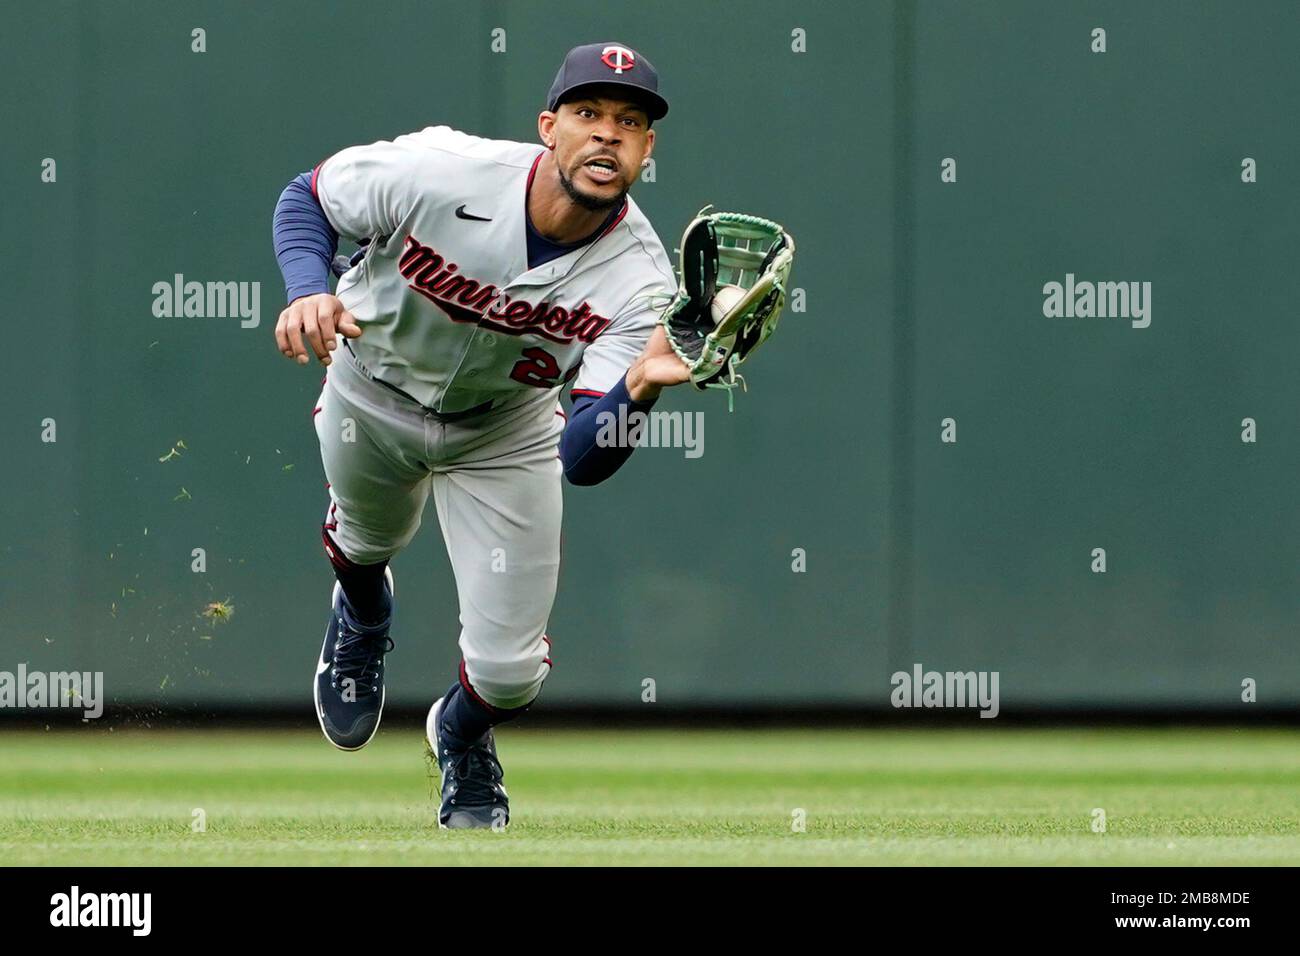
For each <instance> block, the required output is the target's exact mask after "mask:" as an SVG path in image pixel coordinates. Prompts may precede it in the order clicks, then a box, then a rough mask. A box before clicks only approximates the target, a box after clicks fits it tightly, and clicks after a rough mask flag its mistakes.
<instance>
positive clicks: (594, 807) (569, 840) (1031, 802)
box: [0, 724, 1300, 865]
mask: <svg viewBox="0 0 1300 956" xmlns="http://www.w3.org/2000/svg"><path fill="white" fill-rule="evenodd" d="M422 746H423V744H422V738H421V734H420V731H419V730H415V729H404V728H386V729H385V730H384V731H381V733H380V735H379V737H378V738H377V739H376V740H375V741H374V742H373V743H372V744H371V745H370V746H369V747H368V748H366V750H364V751H362V752H360V753H357V754H344V753H339V752H336V751H334V750H333V749H331V748H330V747H329V746H328V745H327V744H326V743H325V742H324V740H323V739H321V738H320V735H319V734H317V733H310V734H309V733H303V732H290V731H268V732H239V731H222V732H210V731H147V730H134V731H123V730H117V731H116V732H108V731H107V730H99V729H96V730H91V731H86V732H72V731H51V732H39V731H31V732H27V731H23V732H14V731H10V732H6V733H4V734H2V735H0V860H3V861H4V862H6V863H12V864H60V865H86V864H92V865H94V864H101V865H132V864H153V865H192V864H412V865H455V864H478V863H493V864H535V863H544V864H773V863H781V864H799V865H828V864H946V865H953V864H956V865H966V864H972V865H998V864H1082V865H1094V864H1096V865H1148V864H1160V865H1202V864H1220V865H1224V864H1227V865H1231V864H1246V865H1259V864H1290V865H1295V864H1297V863H1300V732H1297V731H1294V730H1288V729H1262V730H1233V729H1212V730H1208V729H1203V730H1181V729H1140V730H1139V729H1088V730H1062V729H1050V730H1046V729H1045V730H1032V729H1000V728H995V727H984V726H983V725H982V724H981V725H979V726H975V727H973V728H972V729H970V730H914V731H899V730H889V729H882V730H871V731H862V730H836V731H730V732H727V731H636V730H628V731H621V730H619V731H612V730H595V731H591V732H581V731H573V730H566V731H546V730H538V729H532V730H530V729H527V728H506V729H504V730H503V731H501V732H500V733H499V747H500V750H501V756H502V761H503V763H504V764H505V767H506V783H507V785H508V786H509V788H510V795H511V800H512V812H513V815H514V817H513V821H512V823H511V826H510V829H509V830H508V831H507V832H505V833H493V832H490V831H489V832H470V833H466V832H446V831H440V830H438V828H437V824H436V822H435V819H434V815H433V810H434V806H433V804H432V803H431V801H430V788H429V782H428V779H427V777H426V775H425V766H424V762H423V757H422ZM1097 807H1100V808H1103V809H1104V810H1105V812H1106V817H1107V828H1106V832H1105V833H1094V832H1092V830H1091V827H1090V824H1091V821H1092V816H1091V814H1092V811H1093V809H1094V808H1097ZM195 808H202V809H203V810H204V811H205V813H206V822H207V830H206V832H203V833H195V832H192V829H191V820H192V811H193V810H194V809H195ZM796 809H802V810H803V811H805V812H806V831H805V832H802V833H797V832H793V829H792V825H791V824H792V815H793V813H794V811H795V810H796Z"/></svg>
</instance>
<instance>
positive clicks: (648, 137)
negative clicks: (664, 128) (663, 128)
mask: <svg viewBox="0 0 1300 956" xmlns="http://www.w3.org/2000/svg"><path fill="white" fill-rule="evenodd" d="M654 151H655V131H654V130H652V129H648V130H646V131H645V158H646V159H649V158H650V154H651V153H653V152H654Z"/></svg>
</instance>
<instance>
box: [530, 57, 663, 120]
mask: <svg viewBox="0 0 1300 956" xmlns="http://www.w3.org/2000/svg"><path fill="white" fill-rule="evenodd" d="M596 84H600V85H611V86H625V87H627V88H628V90H627V98H628V99H629V100H632V101H635V102H638V103H641V104H642V105H643V106H644V107H645V111H646V115H647V116H649V117H650V122H652V123H653V122H654V121H655V120H657V119H662V118H663V117H664V116H665V115H667V113H668V101H667V100H666V99H664V98H663V97H662V96H660V95H659V73H658V71H657V70H655V68H654V64H652V63H651V62H650V61H649V60H647V59H646V58H645V57H643V56H642V55H641V54H640V53H637V52H636V50H634V49H632V48H631V47H630V46H628V45H627V44H626V43H619V42H617V41H614V40H611V41H609V42H608V43H587V44H585V45H583V46H575V47H574V48H573V49H572V50H570V51H569V52H568V53H567V54H566V55H565V57H564V62H563V63H561V64H560V72H558V73H556V74H555V82H554V83H552V84H551V92H550V94H549V95H548V96H547V98H546V108H547V109H548V110H550V111H551V112H555V110H556V108H557V107H559V105H560V103H561V102H562V101H563V100H565V99H567V98H569V94H571V93H574V92H576V91H577V90H578V89H579V87H583V86H594V85H596Z"/></svg>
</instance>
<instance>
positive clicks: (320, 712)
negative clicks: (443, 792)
mask: <svg viewBox="0 0 1300 956" xmlns="http://www.w3.org/2000/svg"><path fill="white" fill-rule="evenodd" d="M384 584H385V585H386V586H387V587H388V594H389V597H390V598H391V597H392V594H393V573H392V571H390V570H389V569H388V568H384ZM391 622H392V614H391V613H390V614H389V617H388V620H386V621H384V622H383V623H382V624H379V625H376V626H375V627H368V628H360V627H356V626H354V625H353V624H350V623H349V622H348V621H347V620H346V619H345V618H344V615H343V589H342V587H340V585H339V584H338V583H337V582H335V584H334V604H333V607H332V608H331V609H330V619H329V624H328V625H327V626H326V628H325V644H324V646H322V647H321V652H320V660H319V661H317V663H316V680H315V683H314V684H313V685H312V690H313V694H314V696H315V699H316V717H317V719H318V720H319V721H320V729H321V730H322V731H324V733H325V739H327V740H328V741H329V742H330V743H332V744H333V745H334V746H335V747H338V748H339V750H360V749H361V748H362V747H364V746H365V745H366V744H368V743H369V742H370V738H371V737H373V736H374V735H375V731H376V730H378V729H379V719H380V718H381V717H382V716H383V713H384V655H385V654H387V653H388V652H389V651H391V650H392V649H393V639H392V638H391V637H389V636H388V627H389V624H390V623H391Z"/></svg>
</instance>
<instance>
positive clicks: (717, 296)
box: [712, 285, 745, 322]
mask: <svg viewBox="0 0 1300 956" xmlns="http://www.w3.org/2000/svg"><path fill="white" fill-rule="evenodd" d="M744 297H745V290H744V289H742V288H741V287H740V286H738V285H720V286H718V290H717V291H716V292H714V293H713V310H712V314H713V321H714V322H721V321H722V320H723V319H724V318H725V317H726V315H727V313H728V312H730V311H731V310H732V309H733V308H735V306H736V303H737V302H739V301H740V300H741V299H743V298H744Z"/></svg>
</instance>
